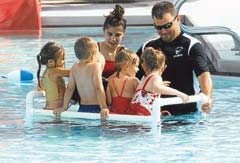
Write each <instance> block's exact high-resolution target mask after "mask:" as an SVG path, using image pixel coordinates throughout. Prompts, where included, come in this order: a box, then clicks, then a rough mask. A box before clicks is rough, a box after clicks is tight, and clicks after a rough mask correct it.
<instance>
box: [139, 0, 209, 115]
mask: <svg viewBox="0 0 240 163" xmlns="http://www.w3.org/2000/svg"><path fill="white" fill-rule="evenodd" d="M152 19H153V26H154V27H155V29H156V31H157V33H158V35H159V36H160V37H158V38H156V39H152V40H149V41H146V42H145V43H144V44H143V45H142V46H141V47H140V48H139V50H138V51H137V54H138V55H139V57H140V56H141V54H142V52H143V50H144V49H145V48H146V47H153V48H155V49H159V50H162V51H163V53H164V54H165V55H166V58H167V60H166V64H167V68H166V70H165V71H164V72H163V74H162V77H163V80H164V81H169V82H170V87H172V88H175V89H177V90H179V91H182V92H184V93H186V94H188V95H195V94H198V93H199V92H203V93H204V94H206V95H207V97H208V101H207V102H206V103H204V104H203V105H202V107H201V108H202V111H203V112H206V113H209V112H210V110H211V108H212V80H211V76H210V73H209V68H208V62H207V55H206V54H205V52H204V50H203V47H202V45H201V43H200V41H198V40H197V39H196V38H194V37H192V36H190V35H187V34H186V33H183V32H182V31H181V28H180V17H179V16H178V15H177V12H176V9H175V7H174V5H173V4H172V3H171V2H167V1H161V2H158V3H156V4H155V5H154V6H153V8H152ZM143 75H144V72H143V70H142V68H141V67H139V71H138V73H137V77H138V78H139V79H141V78H142V76H143ZM165 97H166V96H165ZM168 97H169V96H168ZM161 109H162V111H165V110H166V111H168V112H170V113H171V114H172V115H179V114H188V113H194V112H197V111H198V108H197V104H196V103H189V104H180V105H171V106H165V107H162V108H161Z"/></svg>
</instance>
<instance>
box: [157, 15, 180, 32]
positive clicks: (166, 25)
mask: <svg viewBox="0 0 240 163" xmlns="http://www.w3.org/2000/svg"><path fill="white" fill-rule="evenodd" d="M176 18H177V16H175V18H174V19H173V21H171V22H168V23H166V24H164V25H156V24H153V26H154V28H155V29H157V30H159V31H160V30H162V29H163V28H164V29H169V28H171V27H172V25H173V22H174V21H175V20H176Z"/></svg>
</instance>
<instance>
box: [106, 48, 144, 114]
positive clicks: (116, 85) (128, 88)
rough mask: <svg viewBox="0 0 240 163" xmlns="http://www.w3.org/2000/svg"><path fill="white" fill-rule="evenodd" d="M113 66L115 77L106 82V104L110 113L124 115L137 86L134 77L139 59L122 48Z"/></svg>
mask: <svg viewBox="0 0 240 163" xmlns="http://www.w3.org/2000/svg"><path fill="white" fill-rule="evenodd" d="M115 64H116V76H115V77H112V78H110V79H109V81H108V87H107V92H106V94H107V103H108V105H111V109H110V112H111V113H116V114H126V109H127V107H128V105H129V104H130V102H131V100H132V97H133V95H134V92H135V90H136V88H137V86H138V84H139V80H138V79H137V78H136V77H135V75H136V73H137V71H138V65H139V58H138V56H137V55H136V54H135V53H134V52H133V51H130V50H128V49H125V48H122V49H121V50H120V52H119V53H117V55H116V57H115Z"/></svg>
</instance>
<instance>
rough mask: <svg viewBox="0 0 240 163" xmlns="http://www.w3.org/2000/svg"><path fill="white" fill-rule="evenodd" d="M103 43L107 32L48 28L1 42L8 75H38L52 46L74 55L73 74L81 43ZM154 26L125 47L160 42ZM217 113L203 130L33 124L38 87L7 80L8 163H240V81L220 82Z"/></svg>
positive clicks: (1, 101)
mask: <svg viewBox="0 0 240 163" xmlns="http://www.w3.org/2000/svg"><path fill="white" fill-rule="evenodd" d="M83 33H84V35H87V36H91V37H93V38H94V39H96V40H97V41H100V40H101V39H103V36H102V28H64V29H51V28H49V29H44V30H43V35H42V37H36V36H1V38H0V62H1V64H0V75H1V76H5V75H6V74H7V73H8V72H10V71H13V70H16V69H19V68H23V69H27V70H31V71H32V72H36V70H37V62H36V54H37V53H38V52H39V49H40V48H41V46H42V45H43V44H44V43H46V41H48V40H50V39H52V40H58V41H59V42H60V43H61V44H63V46H64V47H65V48H66V51H67V56H66V62H67V64H66V67H70V66H71V65H72V63H74V62H76V61H77V60H76V59H75V55H74V53H73V44H74V41H75V39H76V38H78V37H79V36H83ZM155 36H156V34H155V31H154V29H153V28H152V27H129V28H128V29H127V34H126V37H125V38H124V40H123V44H125V45H126V46H127V47H129V48H131V49H133V50H136V49H137V48H138V47H139V46H140V44H141V43H142V42H143V41H144V40H146V39H148V38H152V37H155ZM213 82H214V92H213V98H214V108H213V111H212V112H211V114H209V115H208V116H206V117H202V119H200V120H199V121H197V122H196V123H174V124H169V123H168V124H165V125H163V126H162V130H161V132H158V130H156V129H153V128H151V127H150V126H147V125H144V124H143V125H139V124H127V123H120V122H107V123H103V124H100V123H99V121H89V120H81V121H74V120H70V119H69V120H64V121H60V122H59V121H55V120H53V119H49V118H44V117H42V118H35V119H34V120H33V121H30V122H29V121H25V120H24V115H25V97H26V94H27V92H29V91H32V90H34V89H35V88H36V81H35V80H34V82H33V83H28V84H19V83H11V82H9V81H8V79H5V78H1V79H0V97H1V98H0V162H1V163H9V162H11V163H27V162H34V163H43V162H44V163H45V162H48V163H61V162H71V163H75V162H76V163H77V162H90V163H92V162H99V163H100V162H151V163H152V162H177V163H178V162H179V163H183V162H186V163H189V162H196V163H200V162H201V163H202V162H204V163H207V162H209V163H219V162H233V163H235V162H239V161H240V154H239V146H240V132H239V126H240V119H239V116H240V103H239V100H240V94H239V92H240V78H236V77H221V76H213Z"/></svg>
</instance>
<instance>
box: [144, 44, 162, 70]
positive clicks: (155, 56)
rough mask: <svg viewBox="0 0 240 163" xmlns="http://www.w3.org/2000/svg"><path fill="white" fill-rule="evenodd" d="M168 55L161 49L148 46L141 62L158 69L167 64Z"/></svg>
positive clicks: (150, 67) (151, 68)
mask: <svg viewBox="0 0 240 163" xmlns="http://www.w3.org/2000/svg"><path fill="white" fill-rule="evenodd" d="M165 60H166V57H165V55H164V54H163V52H162V51H161V50H157V49H154V48H152V47H147V48H146V49H145V50H144V51H143V54H142V56H141V63H143V64H145V66H146V67H147V68H149V69H150V70H151V71H153V70H158V69H160V68H161V67H162V66H164V65H165Z"/></svg>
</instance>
